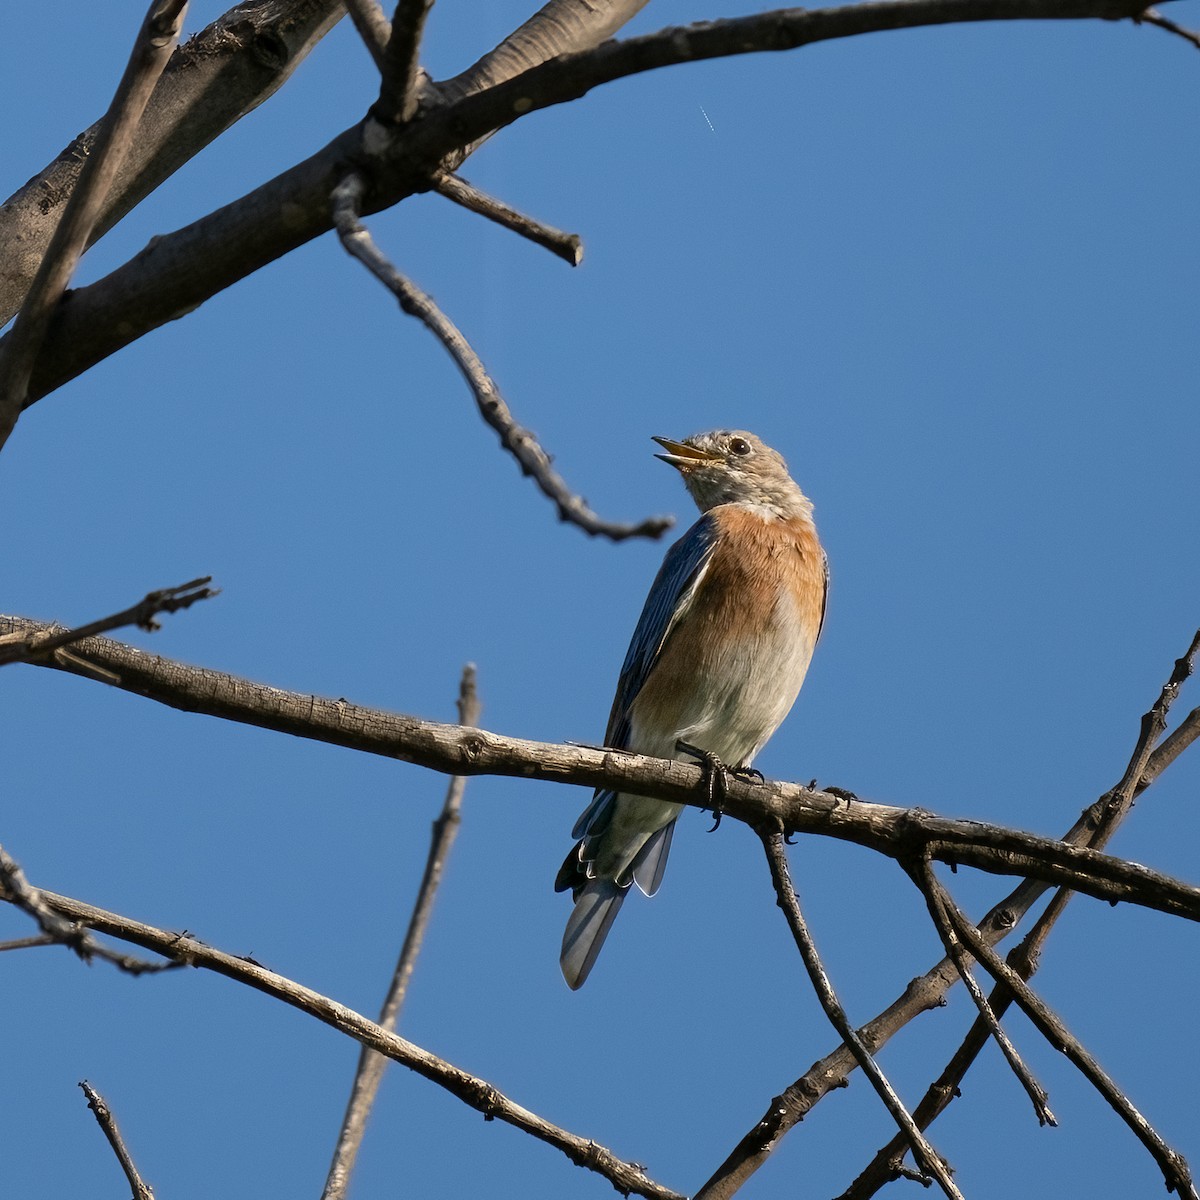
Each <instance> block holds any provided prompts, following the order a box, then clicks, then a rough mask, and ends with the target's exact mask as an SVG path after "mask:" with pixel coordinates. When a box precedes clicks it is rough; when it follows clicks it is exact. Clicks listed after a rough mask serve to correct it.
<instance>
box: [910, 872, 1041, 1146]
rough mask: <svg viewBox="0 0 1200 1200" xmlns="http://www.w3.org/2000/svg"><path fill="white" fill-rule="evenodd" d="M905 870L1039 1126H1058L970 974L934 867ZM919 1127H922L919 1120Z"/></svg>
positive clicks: (969, 967)
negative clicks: (934, 876) (936, 883)
mask: <svg viewBox="0 0 1200 1200" xmlns="http://www.w3.org/2000/svg"><path fill="white" fill-rule="evenodd" d="M904 868H905V870H906V871H907V872H908V875H909V877H910V878H911V879H912V881H913V882H914V883H915V884H916V885H917V887H918V888H920V890H921V895H922V896H924V897H925V904H926V907H927V908H928V909H929V915H930V916H931V917H932V918H933V924H934V927H935V928H936V929H937V931H938V936H939V937H940V938H941V939H942V945H943V946H945V947H946V953H947V954H948V955H949V956H950V958H951V959H952V960H953V962H954V966H955V969H956V970H957V971H958V974H959V977H960V978H961V979H962V981H963V984H964V985H965V986H966V989H967V991H968V992H969V993H970V995H971V999H972V1000H973V1001H974V1002H975V1007H976V1008H977V1009H978V1010H979V1017H980V1019H981V1020H982V1021H983V1023H984V1025H986V1026H987V1029H988V1032H989V1033H990V1034H991V1036H992V1038H993V1039H994V1040H995V1042H996V1045H997V1046H999V1047H1000V1052H1001V1053H1002V1054H1003V1055H1004V1057H1005V1059H1006V1061H1007V1062H1008V1065H1009V1066H1010V1067H1011V1068H1012V1071H1013V1074H1014V1075H1016V1077H1017V1080H1018V1081H1019V1082H1020V1084H1021V1086H1022V1087H1023V1088H1024V1089H1025V1092H1026V1094H1027V1095H1028V1096H1029V1099H1030V1101H1031V1102H1032V1103H1033V1111H1034V1114H1035V1115H1036V1116H1037V1119H1038V1124H1039V1125H1057V1124H1058V1121H1057V1119H1056V1118H1055V1116H1054V1114H1053V1113H1052V1112H1051V1111H1050V1106H1049V1104H1048V1103H1047V1101H1048V1100H1049V1096H1048V1095H1047V1093H1046V1089H1045V1088H1044V1087H1042V1085H1041V1084H1040V1083H1038V1081H1037V1080H1036V1079H1035V1078H1034V1077H1033V1073H1032V1072H1031V1071H1030V1070H1029V1068H1028V1067H1027V1066H1026V1065H1025V1062H1024V1060H1023V1059H1022V1058H1021V1056H1020V1054H1018V1053H1017V1048H1016V1046H1014V1045H1013V1044H1012V1042H1011V1041H1010V1040H1009V1037H1008V1035H1007V1034H1006V1033H1005V1032H1004V1029H1003V1028H1002V1027H1001V1025H1000V1021H999V1018H998V1015H997V1014H996V1013H995V1012H994V1011H993V1010H992V1006H991V1005H990V1004H989V1003H988V999H987V997H986V996H985V995H984V994H983V989H982V988H981V987H980V986H979V984H978V983H977V982H976V980H975V976H974V975H972V974H971V962H970V957H969V956H968V955H967V952H966V951H965V950H964V949H963V945H962V942H961V941H960V940H959V938H958V934H957V933H956V932H955V930H954V926H953V925H952V924H951V922H950V918H949V916H948V914H947V913H946V909H945V906H944V905H943V904H942V900H941V896H940V894H939V893H938V891H937V889H936V888H934V887H933V886H932V885H931V883H930V881H929V877H930V875H931V874H932V873H933V866H932V864H931V863H930V861H929V859H928V858H920V859H917V860H916V861H915V862H911V863H905V864H904ZM918 1124H921V1122H920V1121H919V1119H918ZM921 1128H922V1129H925V1128H928V1126H926V1125H924V1124H921Z"/></svg>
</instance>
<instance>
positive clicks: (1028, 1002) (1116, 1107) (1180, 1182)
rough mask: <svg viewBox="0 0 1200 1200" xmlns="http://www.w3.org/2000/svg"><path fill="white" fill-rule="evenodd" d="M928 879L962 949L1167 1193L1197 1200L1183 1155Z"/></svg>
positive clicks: (933, 878)
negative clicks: (1127, 1138) (1076, 1075)
mask: <svg viewBox="0 0 1200 1200" xmlns="http://www.w3.org/2000/svg"><path fill="white" fill-rule="evenodd" d="M929 879H930V881H931V883H930V886H931V887H932V888H933V889H934V892H935V893H936V895H937V896H938V900H939V903H940V904H942V905H943V906H944V908H945V910H946V912H947V914H948V915H949V918H950V921H951V923H952V924H953V926H954V929H955V931H956V932H957V933H958V935H959V937H961V938H962V940H963V941H964V942H965V943H966V946H967V949H968V950H969V951H970V952H971V954H972V955H974V957H975V958H976V959H977V960H978V962H979V964H980V965H981V966H982V967H983V968H984V969H985V970H986V971H987V972H988V974H989V975H991V976H992V978H993V979H995V981H996V982H997V983H998V984H1003V985H1004V986H1005V987H1006V988H1008V989H1009V990H1010V991H1011V992H1012V994H1013V999H1014V1001H1015V1002H1016V1004H1017V1005H1018V1006H1019V1007H1020V1009H1021V1011H1022V1012H1023V1013H1025V1015H1026V1016H1027V1017H1028V1018H1029V1019H1030V1020H1031V1021H1032V1022H1033V1024H1034V1025H1035V1026H1036V1027H1037V1029H1038V1032H1039V1033H1041V1034H1042V1036H1043V1037H1045V1039H1046V1040H1047V1041H1048V1042H1049V1043H1050V1045H1052V1046H1053V1047H1054V1048H1055V1049H1056V1050H1060V1051H1061V1052H1062V1053H1063V1054H1065V1055H1066V1056H1067V1058H1068V1059H1070V1060H1071V1062H1072V1064H1073V1065H1074V1066H1075V1067H1077V1068H1078V1069H1079V1071H1080V1073H1081V1074H1082V1075H1083V1076H1084V1078H1085V1079H1087V1081H1088V1082H1089V1083H1090V1084H1092V1086H1093V1087H1094V1088H1095V1089H1096V1090H1097V1091H1098V1092H1099V1093H1100V1094H1101V1095H1102V1096H1103V1097H1104V1099H1105V1100H1106V1101H1107V1102H1108V1104H1109V1106H1110V1107H1111V1108H1112V1109H1113V1111H1114V1112H1115V1113H1116V1114H1117V1115H1118V1116H1119V1117H1120V1118H1121V1120H1123V1121H1124V1122H1125V1124H1126V1125H1128V1126H1129V1128H1130V1129H1132V1130H1133V1132H1134V1134H1135V1135H1136V1137H1137V1138H1138V1140H1139V1141H1140V1142H1141V1143H1142V1145H1144V1146H1145V1147H1146V1149H1147V1150H1148V1151H1149V1152H1150V1156H1151V1157H1152V1158H1153V1159H1154V1161H1155V1162H1156V1163H1157V1164H1158V1166H1159V1169H1160V1170H1161V1171H1162V1173H1163V1180H1164V1182H1165V1183H1166V1185H1167V1190H1168V1191H1170V1192H1176V1193H1178V1195H1179V1196H1181V1197H1186V1198H1187V1200H1200V1197H1198V1196H1197V1193H1196V1189H1195V1187H1194V1186H1193V1184H1192V1174H1191V1170H1190V1169H1189V1167H1188V1164H1187V1160H1186V1159H1185V1158H1184V1157H1183V1155H1182V1154H1180V1153H1179V1152H1178V1151H1177V1150H1173V1149H1172V1148H1171V1147H1170V1146H1168V1145H1167V1143H1166V1142H1164V1141H1163V1139H1162V1137H1161V1136H1160V1135H1159V1134H1158V1132H1157V1130H1155V1129H1154V1127H1153V1126H1152V1125H1151V1124H1150V1122H1149V1121H1147V1120H1146V1118H1145V1117H1144V1116H1142V1114H1141V1113H1140V1112H1138V1110H1137V1109H1136V1108H1134V1106H1133V1104H1132V1103H1131V1102H1130V1100H1129V1098H1128V1097H1127V1096H1126V1095H1125V1094H1124V1092H1122V1091H1121V1089H1120V1088H1119V1087H1117V1085H1116V1084H1115V1083H1114V1082H1113V1081H1112V1079H1111V1078H1109V1076H1108V1075H1107V1074H1106V1073H1105V1071H1104V1069H1103V1068H1102V1067H1101V1066H1100V1064H1099V1063H1098V1062H1097V1061H1096V1060H1095V1058H1094V1057H1093V1056H1092V1055H1091V1054H1089V1053H1088V1051H1087V1050H1086V1049H1085V1048H1084V1046H1083V1045H1082V1043H1081V1042H1080V1041H1079V1039H1078V1038H1076V1037H1075V1035H1074V1034H1073V1033H1071V1031H1070V1030H1069V1029H1068V1028H1067V1027H1066V1025H1065V1024H1064V1022H1063V1021H1062V1019H1061V1018H1060V1017H1059V1016H1058V1015H1057V1014H1056V1013H1054V1012H1053V1010H1052V1009H1051V1008H1050V1006H1049V1005H1048V1004H1046V1002H1045V1001H1044V1000H1042V999H1041V997H1040V996H1038V995H1037V994H1036V993H1035V992H1034V991H1033V989H1032V988H1031V987H1030V986H1029V985H1028V984H1027V983H1026V982H1025V981H1024V980H1023V979H1022V978H1021V977H1020V976H1019V975H1018V974H1017V973H1016V971H1014V970H1013V969H1012V968H1011V967H1010V966H1009V965H1008V964H1007V963H1006V962H1004V960H1003V959H1002V958H1000V956H999V955H998V954H997V953H996V952H995V951H994V950H993V949H992V948H991V946H989V945H988V944H987V941H986V940H985V939H984V938H983V937H981V936H980V934H979V930H977V929H976V928H975V927H974V926H973V925H972V924H971V922H970V921H968V920H967V918H966V917H965V916H963V914H962V912H961V911H960V910H959V908H958V906H957V905H956V904H955V903H954V901H953V900H952V899H951V898H950V895H949V893H948V892H947V891H946V889H945V888H944V887H943V886H942V884H941V882H940V881H939V880H938V878H937V876H935V875H933V874H932V873H930V876H929Z"/></svg>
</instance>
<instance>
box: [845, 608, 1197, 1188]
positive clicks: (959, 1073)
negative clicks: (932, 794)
mask: <svg viewBox="0 0 1200 1200" xmlns="http://www.w3.org/2000/svg"><path fill="white" fill-rule="evenodd" d="M1198 651H1200V630H1197V631H1196V633H1195V635H1194V636H1193V637H1192V641H1191V644H1190V645H1189V646H1188V648H1187V650H1186V651H1185V652H1184V654H1183V655H1182V657H1180V658H1178V659H1176V660H1175V664H1174V667H1173V669H1172V671H1171V674H1170V676H1169V678H1168V679H1167V681H1166V683H1165V684H1163V687H1162V689H1161V690H1160V692H1159V694H1158V698H1157V699H1156V700H1155V702H1154V703H1153V704H1152V705H1151V706H1150V709H1149V710H1148V711H1147V712H1146V713H1145V715H1144V716H1143V717H1142V719H1141V722H1140V725H1139V729H1138V737H1137V740H1136V743H1135V745H1134V748H1133V753H1132V754H1131V755H1130V758H1129V763H1128V765H1127V766H1126V768H1125V772H1124V774H1123V775H1122V776H1121V779H1120V780H1119V781H1118V783H1117V785H1116V786H1115V787H1114V788H1111V789H1110V790H1109V791H1107V792H1105V793H1104V795H1103V796H1101V797H1100V798H1099V799H1098V800H1097V801H1096V802H1095V803H1094V804H1092V805H1090V806H1089V807H1088V808H1087V809H1085V810H1084V812H1083V815H1082V817H1081V818H1080V823H1079V826H1078V828H1080V831H1081V832H1080V842H1081V844H1084V845H1087V846H1089V847H1090V848H1092V849H1094V850H1099V849H1101V848H1102V847H1103V846H1104V845H1106V844H1107V842H1108V840H1109V838H1110V837H1111V836H1112V834H1113V833H1114V832H1115V830H1116V828H1117V826H1118V824H1120V822H1121V821H1123V820H1124V818H1125V817H1126V816H1127V815H1128V814H1129V812H1130V810H1131V809H1132V807H1133V801H1134V798H1135V797H1136V796H1137V795H1138V794H1139V793H1140V792H1141V791H1142V790H1144V788H1145V786H1147V785H1148V782H1149V780H1147V772H1148V769H1149V767H1150V763H1151V759H1152V757H1153V758H1155V759H1158V760H1161V759H1163V758H1165V754H1166V752H1167V747H1168V743H1166V742H1164V743H1163V744H1162V746H1160V747H1159V749H1158V750H1157V751H1155V750H1154V743H1155V742H1156V741H1158V739H1159V738H1160V737H1161V736H1162V733H1163V730H1164V729H1165V728H1166V720H1167V715H1168V713H1169V712H1170V710H1171V706H1172V705H1173V704H1174V702H1175V700H1176V698H1177V697H1178V695H1179V689H1180V687H1182V685H1183V682H1184V680H1186V679H1187V678H1188V677H1189V676H1190V675H1191V674H1192V670H1193V664H1194V662H1195V658H1196V654H1197V652H1198ZM1198 714H1200V710H1195V711H1193V712H1192V713H1191V714H1190V715H1189V716H1188V717H1187V718H1185V720H1184V722H1183V724H1181V725H1180V726H1179V728H1177V729H1176V731H1175V734H1173V735H1172V737H1179V736H1180V735H1181V734H1184V736H1186V734H1185V733H1184V731H1186V729H1187V727H1188V725H1189V722H1195V723H1196V724H1197V727H1198V728H1200V722H1197V721H1195V719H1196V718H1197V715H1198ZM1162 769H1163V767H1162V766H1161V765H1160V766H1158V768H1157V770H1156V772H1155V773H1157V771H1158V770H1162ZM1151 778H1152V777H1151ZM1142 780H1147V782H1146V783H1142V782H1141V781H1142ZM928 870H929V866H928V864H927V863H926V864H924V871H925V872H927V871H928ZM909 873H910V875H911V874H912V871H911V870H910V872H909ZM916 882H917V884H918V886H920V887H921V889H922V891H923V892H924V893H925V895H926V902H927V903H928V904H930V905H931V906H932V905H934V904H936V901H935V900H934V899H933V897H932V896H931V895H930V893H929V891H928V889H927V887H926V885H925V880H924V878H923V875H922V877H921V878H918V879H916ZM1073 894H1074V893H1072V892H1071V891H1069V890H1067V889H1060V890H1059V891H1058V892H1057V893H1056V894H1055V896H1054V897H1053V899H1052V900H1051V901H1050V903H1049V905H1047V907H1046V909H1045V911H1044V912H1043V913H1042V914H1041V916H1040V917H1039V918H1038V919H1037V921H1036V922H1035V923H1034V925H1033V928H1032V929H1031V930H1030V931H1029V933H1028V934H1026V936H1025V937H1024V938H1023V939H1022V941H1021V942H1020V944H1019V945H1018V946H1017V947H1016V948H1015V949H1013V950H1012V951H1011V952H1010V954H1009V955H1008V964H1009V966H1010V967H1012V969H1013V970H1014V971H1016V972H1017V974H1018V975H1020V976H1021V978H1022V979H1030V978H1032V976H1033V975H1034V974H1035V973H1036V971H1037V965H1038V958H1039V955H1040V954H1041V949H1042V946H1043V945H1044V944H1045V942H1046V939H1047V938H1048V937H1049V936H1050V931H1051V930H1052V929H1053V928H1054V925H1055V923H1056V922H1057V921H1058V918H1059V917H1060V916H1062V914H1063V912H1064V911H1065V909H1066V906H1067V904H1068V902H1069V901H1070V899H1071V897H1072V895H1073ZM931 911H933V909H932V907H931ZM943 917H944V918H945V919H946V920H948V917H945V914H944V913H943ZM936 919H937V916H936V914H935V920H936ZM940 931H941V927H940V926H939V932H940ZM948 932H950V933H951V935H952V931H948ZM960 973H961V970H960ZM1012 1001H1013V996H1012V993H1011V992H1009V991H1008V990H1007V988H1005V987H1003V986H1002V985H997V986H996V988H995V989H994V991H993V993H992V996H991V998H990V1001H989V1002H988V1012H990V1013H991V1014H993V1019H994V1020H999V1019H1000V1018H1002V1017H1003V1016H1004V1014H1005V1013H1006V1012H1007V1011H1008V1008H1009V1005H1010V1004H1012ZM985 1023H986V1015H985V1016H984V1018H983V1019H981V1020H978V1021H976V1022H975V1023H974V1024H973V1025H972V1026H971V1028H970V1029H969V1030H968V1032H967V1036H966V1037H965V1038H964V1039H963V1042H962V1044H961V1045H960V1046H959V1047H958V1049H957V1050H956V1051H955V1052H954V1055H953V1056H952V1057H951V1059H950V1061H949V1062H948V1063H947V1065H946V1067H945V1068H944V1069H943V1071H942V1073H941V1074H940V1075H939V1076H938V1077H937V1079H936V1080H934V1082H933V1083H932V1084H930V1086H929V1089H928V1090H927V1091H926V1093H925V1095H924V1096H923V1097H922V1099H921V1102H920V1104H918V1105H917V1107H916V1109H915V1110H914V1116H915V1117H916V1119H917V1121H918V1123H919V1124H920V1125H921V1128H922V1129H927V1128H928V1127H929V1126H930V1125H931V1124H932V1123H933V1122H934V1121H936V1120H937V1118H938V1117H939V1116H941V1114H942V1113H943V1112H944V1111H945V1110H946V1109H947V1108H948V1107H949V1106H950V1104H951V1103H952V1102H953V1100H954V1098H955V1096H957V1095H958V1092H959V1087H960V1085H961V1083H962V1080H963V1078H964V1076H965V1075H966V1073H967V1071H968V1070H969V1069H970V1068H971V1065H972V1064H973V1063H974V1061H975V1059H976V1057H977V1056H978V1054H979V1052H980V1050H982V1049H983V1046H984V1045H985V1043H986V1041H987V1035H988V1029H987V1028H986V1027H985ZM1035 1103H1036V1100H1035ZM904 1149H905V1146H904V1143H903V1142H901V1141H899V1140H898V1139H897V1138H892V1139H891V1141H889V1142H888V1143H887V1145H885V1146H882V1147H880V1149H879V1150H878V1151H877V1152H876V1154H875V1156H874V1157H873V1158H872V1159H871V1161H870V1162H869V1163H868V1164H867V1165H866V1167H864V1168H863V1170H862V1172H861V1173H860V1174H859V1175H858V1177H857V1178H856V1179H855V1180H854V1182H853V1183H852V1184H851V1185H850V1187H849V1188H847V1189H846V1191H845V1192H844V1193H843V1194H842V1196H841V1197H840V1198H839V1200H866V1198H867V1197H869V1196H873V1195H875V1193H876V1192H878V1191H879V1189H880V1188H881V1187H883V1186H884V1184H886V1183H887V1182H888V1181H889V1179H891V1178H892V1175H893V1173H894V1171H895V1168H896V1164H897V1163H898V1162H899V1161H900V1160H902V1159H903V1157H904Z"/></svg>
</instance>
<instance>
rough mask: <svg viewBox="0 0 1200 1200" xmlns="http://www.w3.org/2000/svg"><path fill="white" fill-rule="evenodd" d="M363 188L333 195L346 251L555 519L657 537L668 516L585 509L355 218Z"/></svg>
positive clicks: (352, 183)
mask: <svg viewBox="0 0 1200 1200" xmlns="http://www.w3.org/2000/svg"><path fill="white" fill-rule="evenodd" d="M365 190H366V183H365V181H364V179H363V177H362V176H361V175H358V174H354V173H352V174H350V175H347V176H346V178H345V179H343V180H342V181H341V183H339V184H338V186H337V187H336V188H335V189H334V192H333V201H334V221H335V223H336V225H337V231H338V236H339V237H340V238H341V241H342V245H343V246H344V247H345V249H346V252H347V253H348V254H351V255H353V256H354V257H355V258H356V259H358V261H359V262H361V263H362V264H363V266H365V267H366V268H367V270H369V271H370V272H371V273H372V274H373V275H374V276H375V278H376V279H378V280H379V281H380V283H382V284H383V285H384V287H386V288H387V289H388V290H389V291H390V292H391V293H392V295H394V296H395V297H396V299H397V301H399V304H400V308H401V309H402V311H404V312H406V313H407V314H408V315H409V316H412V317H416V318H417V319H418V320H419V321H420V322H421V323H422V324H423V325H424V326H425V328H426V329H428V330H429V331H430V333H432V334H433V335H434V337H436V338H437V339H438V341H439V342H441V343H442V345H443V346H444V347H445V349H446V351H447V353H448V354H449V355H450V357H451V358H452V359H454V362H455V365H456V366H457V367H458V369H459V371H460V372H461V374H462V377H463V379H465V380H466V383H467V386H468V387H469V388H470V389H471V394H472V395H473V396H474V397H475V404H476V407H478V409H479V415H480V416H481V417H483V419H484V420H485V421H486V422H487V423H488V424H489V425H490V426H491V427H492V428H493V429H494V430H495V431H496V433H498V434H499V435H500V444H501V445H502V446H503V447H504V448H505V450H507V451H508V452H509V454H511V455H512V456H513V458H515V459H516V460H517V465H518V466H519V467H520V468H521V471H522V473H523V474H525V475H529V476H532V477H533V481H534V482H535V483H536V484H537V485H538V487H539V488H540V489H541V492H542V494H543V495H544V496H546V497H548V498H549V499H550V500H552V501H554V506H555V508H556V509H557V510H558V517H559V520H560V521H566V522H568V523H569V524H571V525H575V526H577V527H578V528H580V529H582V530H583V531H584V533H587V534H591V535H592V536H601V537H606V538H609V539H610V540H611V541H614V542H620V541H624V540H625V539H626V538H631V537H648V538H656V537H661V536H662V534H663V533H664V531H665V530H667V529H669V528H670V527H671V525H672V524H673V522H672V520H671V518H670V517H647V518H646V520H644V521H641V522H639V523H638V524H637V525H627V524H623V523H618V522H613V521H605V520H604V519H603V518H601V517H599V516H598V515H597V514H596V513H595V512H593V511H592V510H591V508H589V507H588V505H587V502H586V501H585V500H584V499H583V497H582V496H577V495H575V493H574V492H572V491H571V489H570V488H569V487H568V486H567V482H566V480H565V479H563V477H562V476H561V475H559V473H558V472H557V471H555V469H554V467H553V465H552V464H551V461H550V456H549V455H548V454H547V453H546V452H545V450H543V449H542V447H541V446H540V445H539V444H538V441H537V439H536V438H535V437H534V436H533V434H532V433H530V432H529V430H528V429H525V428H523V427H522V426H520V425H518V424H517V422H516V421H515V420H514V419H513V415H512V412H511V410H510V409H509V407H508V405H507V404H506V403H505V400H504V397H503V396H502V395H501V394H500V389H499V388H498V387H497V386H496V382H495V380H494V379H492V377H491V376H490V375H489V374H488V372H487V368H486V367H485V366H484V365H483V363H482V361H481V360H480V358H479V355H477V354H476V353H475V351H474V350H473V349H472V348H471V344H470V343H469V342H468V341H467V339H466V338H465V337H463V335H462V333H461V332H460V331H459V329H458V327H457V326H456V325H455V324H454V322H453V321H451V320H450V318H449V317H447V316H446V314H445V313H443V312H442V310H441V309H440V308H438V306H437V305H436V304H435V303H434V301H433V298H432V297H431V296H427V295H426V294H425V293H424V292H423V291H421V289H420V288H419V287H417V286H416V284H414V283H413V282H412V281H411V280H410V279H407V278H406V277H405V276H403V275H401V274H400V272H399V271H397V270H396V268H395V267H394V266H393V265H392V264H391V263H390V262H389V261H388V259H387V258H386V256H385V255H384V254H383V253H382V252H381V251H380V249H379V247H378V246H376V245H375V242H374V241H373V239H372V238H371V235H370V233H369V232H368V231H367V230H366V229H365V228H364V226H363V225H362V223H361V222H360V221H359V219H358V218H359V213H360V211H361V206H362V198H363V194H364V192H365Z"/></svg>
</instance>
